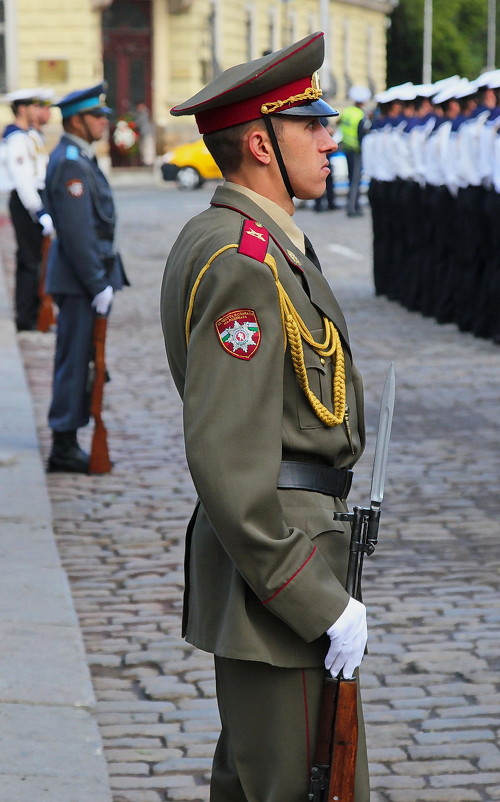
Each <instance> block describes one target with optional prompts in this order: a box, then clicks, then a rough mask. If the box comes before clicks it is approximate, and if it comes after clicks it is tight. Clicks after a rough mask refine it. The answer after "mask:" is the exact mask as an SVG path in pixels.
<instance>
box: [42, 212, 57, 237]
mask: <svg viewBox="0 0 500 802" xmlns="http://www.w3.org/2000/svg"><path fill="white" fill-rule="evenodd" d="M38 222H39V223H40V225H41V227H42V234H43V236H44V237H51V236H52V234H53V233H54V231H55V229H54V223H53V222H52V217H51V216H50V214H47V212H44V213H43V214H41V215H40V217H39V218H38Z"/></svg>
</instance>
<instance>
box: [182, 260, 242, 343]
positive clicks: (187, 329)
mask: <svg viewBox="0 0 500 802" xmlns="http://www.w3.org/2000/svg"><path fill="white" fill-rule="evenodd" d="M237 247H238V246H237V245H224V247H223V248H219V250H218V251H216V252H215V253H214V254H212V256H211V257H210V259H209V260H208V262H207V263H206V265H204V266H203V267H202V268H201V270H200V272H199V273H198V277H197V279H196V281H195V282H194V284H193V289H192V290H191V295H190V296H189V306H188V311H187V314H186V323H185V333H186V345H189V338H190V336H191V317H192V316H193V307H194V299H195V298H196V293H197V292H198V287H199V286H200V283H201V280H202V278H203V276H204V275H205V273H206V272H207V270H208V269H209V267H210V266H211V265H212V262H213V261H214V259H217V257H218V256H220V255H221V253H224V251H228V250H229V249H230V248H237Z"/></svg>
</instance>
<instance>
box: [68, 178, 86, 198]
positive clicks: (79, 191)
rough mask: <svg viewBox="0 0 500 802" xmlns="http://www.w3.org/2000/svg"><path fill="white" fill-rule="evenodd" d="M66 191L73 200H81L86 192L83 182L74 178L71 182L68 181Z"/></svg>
mask: <svg viewBox="0 0 500 802" xmlns="http://www.w3.org/2000/svg"><path fill="white" fill-rule="evenodd" d="M66 190H67V191H68V194H69V195H71V197H72V198H81V197H82V196H83V194H84V192H85V190H84V188H83V181H80V179H79V178H72V179H71V181H66Z"/></svg>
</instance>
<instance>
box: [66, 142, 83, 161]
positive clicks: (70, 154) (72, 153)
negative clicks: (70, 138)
mask: <svg viewBox="0 0 500 802" xmlns="http://www.w3.org/2000/svg"><path fill="white" fill-rule="evenodd" d="M79 155H80V154H79V152H78V148H77V147H76V145H68V146H67V147H66V158H67V159H70V160H71V161H77V159H78V157H79Z"/></svg>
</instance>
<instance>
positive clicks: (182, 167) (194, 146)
mask: <svg viewBox="0 0 500 802" xmlns="http://www.w3.org/2000/svg"><path fill="white" fill-rule="evenodd" d="M161 172H162V175H163V178H164V180H165V181H175V182H176V184H177V186H178V187H179V189H198V187H201V186H202V184H203V183H204V182H205V181H207V180H209V179H220V178H222V175H221V172H220V170H219V168H218V167H217V165H216V163H215V162H214V160H213V159H212V157H211V155H210V153H209V152H208V150H207V148H206V146H205V143H204V142H203V139H198V140H197V141H196V142H189V143H188V144H186V145H178V146H177V147H176V148H173V149H172V150H171V151H170V152H169V153H165V155H164V156H163V158H162V163H161Z"/></svg>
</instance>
